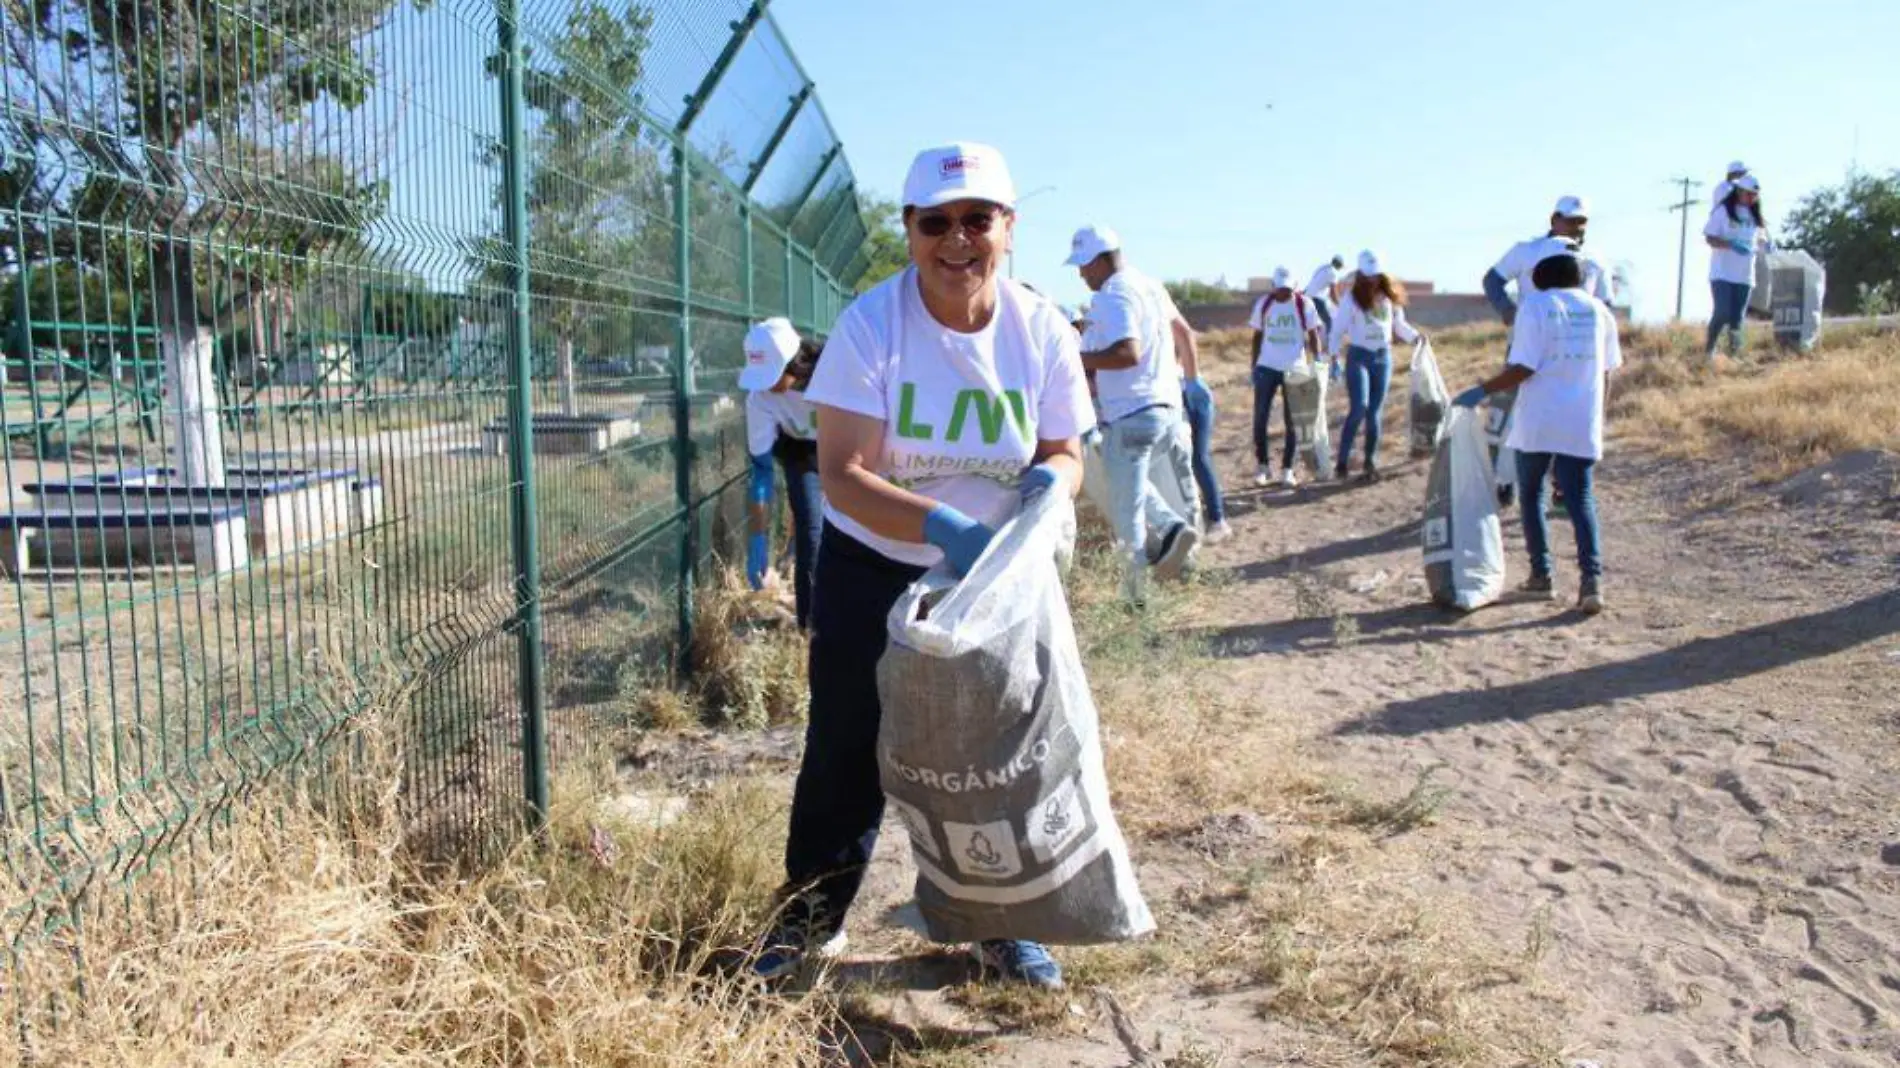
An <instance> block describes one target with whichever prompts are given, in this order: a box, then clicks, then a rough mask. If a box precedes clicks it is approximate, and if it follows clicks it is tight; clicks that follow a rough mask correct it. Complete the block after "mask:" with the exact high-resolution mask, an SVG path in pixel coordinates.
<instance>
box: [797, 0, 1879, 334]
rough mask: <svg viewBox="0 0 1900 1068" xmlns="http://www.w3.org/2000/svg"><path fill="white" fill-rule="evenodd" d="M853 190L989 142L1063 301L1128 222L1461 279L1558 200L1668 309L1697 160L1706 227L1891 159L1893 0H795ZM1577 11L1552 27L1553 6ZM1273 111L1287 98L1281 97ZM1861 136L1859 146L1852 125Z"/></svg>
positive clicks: (1025, 273) (1163, 239) (1702, 295)
mask: <svg viewBox="0 0 1900 1068" xmlns="http://www.w3.org/2000/svg"><path fill="white" fill-rule="evenodd" d="M773 11H774V12H775V14H776V16H777V18H778V20H779V23H780V24H781V25H782V26H783V27H784V29H785V32H786V35H787V37H788V38H790V40H791V42H792V46H793V47H794V48H795V49H797V50H798V53H799V56H800V58H801V59H802V60H803V62H804V65H805V67H806V69H807V70H808V71H809V73H810V74H811V76H812V78H813V79H814V80H815V81H816V82H817V83H818V90H819V93H820V94H821V95H822V97H823V98H824V101H825V106H826V109H827V110H828V111H829V113H830V115H831V118H832V122H833V124H834V125H835V126H836V127H837V129H838V133H839V136H840V138H841V139H842V140H843V141H844V144H845V149H846V152H847V153H848V154H849V156H850V158H851V162H852V165H853V167H854V169H855V170H856V172H857V174H858V178H859V181H860V183H861V184H862V185H863V186H865V187H867V188H869V189H872V190H875V191H878V192H881V193H884V194H887V195H893V194H895V193H896V192H897V191H898V188H899V186H900V185H901V184H902V179H903V173H904V169H905V166H906V165H907V164H908V162H909V160H910V157H911V155H912V154H913V153H914V152H915V151H916V150H917V149H918V148H920V147H923V146H925V145H929V144H937V143H941V142H944V141H949V140H957V139H969V140H978V141H987V142H990V143H992V144H995V145H997V146H998V147H1000V148H1001V149H1002V150H1003V151H1004V153H1005V154H1006V155H1007V156H1008V158H1009V162H1010V166H1011V169H1012V171H1013V172H1014V175H1015V179H1016V182H1017V186H1018V188H1019V189H1020V190H1022V191H1024V192H1027V191H1029V190H1031V189H1035V188H1037V187H1040V186H1045V185H1052V186H1055V187H1056V189H1055V191H1054V192H1051V193H1046V194H1043V195H1041V196H1037V197H1035V198H1033V199H1032V200H1030V201H1029V202H1028V203H1027V204H1025V205H1024V206H1023V211H1022V218H1021V221H1020V226H1019V235H1018V244H1017V247H1018V256H1017V271H1018V274H1019V275H1020V276H1021V277H1022V278H1024V279H1025V280H1027V281H1030V282H1032V283H1034V284H1036V285H1038V286H1039V287H1041V288H1043V289H1044V290H1045V291H1048V292H1052V293H1053V294H1054V295H1055V296H1056V297H1057V298H1058V299H1060V300H1063V301H1065V302H1071V303H1073V302H1076V301H1079V300H1081V299H1082V298H1083V297H1084V295H1085V291H1084V289H1083V287H1082V285H1081V282H1080V281H1079V280H1078V279H1077V278H1076V276H1075V273H1074V272H1073V271H1072V270H1068V269H1065V268H1062V267H1061V266H1060V264H1061V261H1062V258H1063V256H1064V255H1066V253H1067V250H1068V239H1069V235H1070V233H1071V232H1072V230H1073V229H1074V227H1076V226H1077V225H1079V224H1082V223H1085V222H1098V223H1102V224H1106V225H1109V226H1113V227H1115V228H1116V229H1118V230H1120V231H1121V234H1122V237H1123V241H1124V243H1125V244H1126V246H1127V248H1128V251H1129V255H1130V257H1131V259H1132V261H1133V262H1134V263H1135V264H1136V265H1137V266H1139V267H1141V268H1142V269H1143V270H1145V271H1147V272H1148V273H1150V274H1154V275H1158V276H1161V277H1165V278H1182V277H1199V278H1207V279H1213V278H1215V277H1217V276H1221V275H1225V276H1226V277H1227V278H1228V279H1229V280H1231V281H1239V280H1241V279H1244V278H1245V277H1246V276H1248V275H1250V274H1255V275H1258V274H1265V273H1267V272H1268V271H1269V270H1271V269H1272V267H1273V266H1274V265H1275V264H1277V263H1286V264H1287V265H1288V266H1289V267H1292V268H1294V270H1295V273H1296V274H1297V275H1300V276H1301V277H1302V278H1303V277H1304V275H1305V274H1306V273H1307V272H1310V271H1311V270H1312V268H1313V267H1315V266H1317V265H1318V264H1319V263H1320V262H1321V260H1323V259H1324V258H1325V257H1327V256H1329V255H1330V254H1332V253H1333V252H1335V251H1338V252H1342V253H1345V254H1346V255H1347V257H1348V259H1349V260H1350V257H1351V256H1352V255H1353V254H1354V253H1355V252H1356V251H1357V250H1358V249H1359V248H1361V247H1364V246H1366V245H1372V246H1374V247H1377V248H1379V249H1380V250H1381V251H1382V252H1383V253H1384V255H1385V257H1386V262H1387V263H1388V265H1389V266H1390V268H1391V269H1392V270H1393V271H1394V272H1395V273H1398V274H1400V275H1402V276H1403V277H1406V278H1416V279H1429V280H1432V281H1434V282H1436V283H1438V285H1439V287H1440V288H1441V289H1449V290H1458V291H1473V290H1475V289H1476V288H1477V286H1478V281H1479V279H1480V278H1481V277H1482V276H1483V274H1484V271H1485V269H1486V268H1487V267H1489V266H1490V265H1491V263H1493V262H1494V261H1495V260H1496V259H1497V257H1498V255H1499V254H1500V253H1502V251H1503V250H1504V248H1505V247H1506V246H1507V245H1509V244H1510V243H1511V242H1512V241H1514V240H1517V239H1519V238H1522V237H1527V236H1530V235H1531V234H1532V233H1534V232H1541V230H1542V228H1543V226H1544V225H1545V219H1546V218H1547V217H1548V215H1549V213H1550V208H1551V205H1552V203H1553V202H1554V201H1555V200H1556V198H1557V197H1558V196H1559V195H1560V194H1564V193H1571V192H1575V193H1580V194H1582V195H1584V196H1586V197H1588V198H1589V199H1590V200H1591V201H1592V204H1593V211H1594V218H1593V219H1592V223H1591V234H1590V246H1591V248H1592V249H1593V250H1594V251H1596V252H1597V253H1599V254H1600V255H1602V256H1603V257H1604V258H1605V259H1606V260H1609V261H1617V260H1627V261H1629V263H1630V264H1631V267H1632V273H1633V277H1634V282H1635V285H1636V303H1637V314H1638V316H1639V317H1641V318H1657V317H1667V316H1668V315H1669V314H1670V313H1671V312H1673V310H1674V304H1675V285H1676V248H1677V237H1678V229H1677V228H1678V222H1677V218H1678V217H1677V216H1676V215H1674V214H1670V213H1668V212H1667V211H1666V210H1664V208H1665V205H1667V204H1669V203H1670V202H1671V201H1672V200H1673V199H1675V198H1676V196H1677V193H1676V190H1675V189H1674V188H1672V187H1671V186H1670V185H1669V184H1668V183H1667V179H1669V178H1671V177H1673V176H1676V175H1688V176H1693V177H1695V178H1696V179H1698V181H1697V184H1696V186H1695V188H1694V193H1695V195H1696V196H1697V197H1698V198H1699V200H1700V203H1699V204H1698V206H1697V207H1696V208H1695V209H1694V210H1693V212H1692V215H1691V220H1690V241H1691V244H1690V248H1689V262H1688V301H1687V306H1688V307H1687V314H1688V315H1689V316H1690V317H1696V316H1706V314H1707V309H1708V305H1709V297H1708V283H1707V278H1708V273H1707V272H1708V256H1707V250H1706V247H1703V246H1699V245H1698V244H1697V243H1696V231H1698V230H1699V229H1700V227H1701V225H1702V223H1703V222H1704V221H1705V220H1706V217H1707V211H1708V205H1707V197H1708V193H1709V187H1710V186H1711V185H1712V184H1713V183H1714V182H1715V181H1717V180H1718V179H1719V178H1720V177H1721V170H1722V168H1723V166H1724V165H1725V164H1726V163H1727V162H1728V161H1729V160H1730V159H1732V158H1735V157H1738V156H1739V157H1741V158H1743V159H1745V160H1746V161H1747V162H1748V163H1749V165H1750V166H1751V167H1752V168H1753V169H1754V171H1755V172H1756V174H1757V175H1758V176H1759V177H1760V178H1761V180H1762V183H1763V196H1764V199H1765V203H1766V206H1767V208H1768V211H1769V216H1770V218H1769V221H1770V224H1771V226H1778V223H1779V219H1780V218H1781V215H1782V214H1783V213H1784V212H1785V210H1786V209H1787V207H1788V206H1789V205H1791V204H1792V203H1793V202H1794V201H1795V200H1796V199H1797V198H1798V197H1799V196H1800V195H1802V194H1804V193H1806V192H1808V191H1809V190H1811V189H1813V188H1815V187H1817V186H1820V185H1825V184H1831V183H1835V182H1838V181H1840V180H1841V178H1842V177H1843V176H1844V175H1845V173H1846V171H1847V169H1848V166H1849V164H1850V162H1851V161H1853V160H1854V159H1855V158H1856V157H1857V158H1858V161H1859V164H1860V166H1861V167H1862V168H1863V169H1867V170H1887V169H1892V168H1895V167H1900V121H1896V120H1895V118H1894V115H1893V107H1894V102H1895V101H1900V62H1895V59H1894V51H1893V50H1894V42H1896V41H1900V2H1897V0H1806V2H1803V3H1798V4H1797V3H1789V2H1787V0H1778V2H1777V0H1729V2H1726V3H1720V4H1717V3H1702V2H1682V0H1599V2H1597V3H1591V4H1582V5H1548V4H1537V3H1517V4H1508V3H1503V4H1501V3H1482V4H1480V3H1476V2H1471V0H1457V2H1444V3H1440V2H1430V3H1427V2H1423V0H1413V2H1409V3H1397V2H1389V0H1361V2H1356V3H1354V2H1347V3H1335V4H1301V5H1294V4H1287V3H1252V4H1248V3H1232V2H1224V3H1218V2H1213V0H1171V2H1167V3H1152V2H1134V0H1102V2H1095V3H1088V2H1082V0H964V2H962V3H959V4H956V5H954V6H949V7H945V6H942V5H932V4H921V3H915V2H909V0H899V2H892V0H779V2H777V3H775V4H773ZM1560 26H1561V27H1562V29H1559V27H1560ZM1269 105H1271V107H1270V108H1269ZM1857 142H1858V146H1857Z"/></svg>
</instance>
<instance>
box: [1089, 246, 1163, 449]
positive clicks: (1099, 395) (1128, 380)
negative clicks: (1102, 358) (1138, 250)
mask: <svg viewBox="0 0 1900 1068" xmlns="http://www.w3.org/2000/svg"><path fill="white" fill-rule="evenodd" d="M1179 314H1180V313H1179V312H1178V311H1176V310H1175V307H1174V300H1173V299H1172V298H1170V297H1169V296H1168V291H1167V289H1166V288H1165V287H1163V286H1162V285H1161V283H1159V282H1157V281H1155V280H1154V279H1152V278H1149V277H1148V276H1146V275H1144V274H1142V273H1140V272H1139V271H1136V270H1135V269H1134V268H1133V267H1123V268H1122V269H1121V270H1119V271H1116V272H1115V274H1114V275H1113V276H1112V277H1110V278H1109V280H1108V281H1106V282H1104V283H1102V288H1101V289H1100V290H1099V291H1098V292H1097V293H1096V294H1095V300H1094V301H1093V302H1092V303H1091V304H1090V305H1089V318H1088V329H1087V330H1086V331H1085V332H1084V333H1083V335H1082V351H1084V352H1101V351H1102V350H1104V349H1106V348H1108V347H1109V346H1110V345H1113V344H1114V343H1116V342H1117V341H1120V340H1122V339H1123V338H1129V339H1132V340H1133V341H1134V343H1135V352H1136V353H1137V354H1138V356H1139V358H1140V361H1141V362H1139V363H1137V364H1136V365H1135V366H1133V367H1130V368H1127V369H1126V370H1121V371H1097V372H1095V396H1096V400H1097V401H1098V402H1099V403H1100V404H1101V406H1102V420H1103V422H1108V423H1112V422H1114V421H1115V420H1117V419H1120V418H1122V417H1123V416H1125V415H1129V414H1131V413H1133V412H1136V411H1139V410H1141V409H1143V408H1149V407H1153V406H1155V405H1157V404H1167V405H1174V406H1179V405H1180V403H1181V365H1180V364H1178V363H1176V362H1175V358H1174V325H1173V324H1174V319H1175V316H1177V315H1179Z"/></svg>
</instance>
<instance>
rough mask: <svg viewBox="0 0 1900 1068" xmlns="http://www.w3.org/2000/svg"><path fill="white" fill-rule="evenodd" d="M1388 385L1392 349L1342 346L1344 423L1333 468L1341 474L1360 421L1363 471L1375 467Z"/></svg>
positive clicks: (1389, 384)
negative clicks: (1363, 436) (1363, 438)
mask: <svg viewBox="0 0 1900 1068" xmlns="http://www.w3.org/2000/svg"><path fill="white" fill-rule="evenodd" d="M1391 388H1392V350H1390V349H1379V350H1378V351H1376V352H1375V351H1373V350H1372V349H1362V348H1360V347H1359V346H1357V345H1349V346H1347V347H1346V399H1347V401H1348V403H1349V404H1350V407H1349V408H1348V409H1347V411H1346V425H1345V426H1344V427H1342V428H1341V429H1340V432H1339V460H1338V462H1337V463H1336V465H1335V470H1337V471H1339V472H1340V473H1344V472H1345V470H1346V461H1347V460H1350V459H1351V458H1352V439H1353V438H1354V437H1356V436H1357V435H1358V433H1359V423H1360V421H1361V420H1364V421H1365V424H1366V470H1368V471H1370V470H1373V469H1374V468H1376V467H1378V466H1379V437H1380V435H1381V434H1383V433H1384V432H1385V395H1386V391H1387V390H1390V389H1391Z"/></svg>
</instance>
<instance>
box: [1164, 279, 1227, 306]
mask: <svg viewBox="0 0 1900 1068" xmlns="http://www.w3.org/2000/svg"><path fill="white" fill-rule="evenodd" d="M1163 285H1165V286H1166V287H1167V290H1168V296H1170V297H1173V298H1174V302H1175V303H1176V304H1184V305H1185V304H1232V303H1234V302H1235V301H1237V300H1240V299H1242V297H1243V296H1244V294H1241V293H1237V292H1235V291H1234V290H1231V289H1228V288H1227V287H1225V286H1219V285H1215V284H1213V283H1212V282H1203V281H1200V280H1199V279H1196V278H1185V279H1181V280H1179V281H1174V282H1164V283H1163Z"/></svg>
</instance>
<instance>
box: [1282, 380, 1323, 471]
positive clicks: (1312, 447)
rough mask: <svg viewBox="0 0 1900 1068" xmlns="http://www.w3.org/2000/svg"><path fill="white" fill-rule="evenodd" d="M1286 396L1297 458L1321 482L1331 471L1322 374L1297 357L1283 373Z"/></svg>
mask: <svg viewBox="0 0 1900 1068" xmlns="http://www.w3.org/2000/svg"><path fill="white" fill-rule="evenodd" d="M1286 395H1287V406H1288V407H1289V408H1290V409H1291V410H1292V412H1293V427H1294V436H1295V437H1296V438H1297V439H1298V442H1297V445H1296V447H1297V448H1298V450H1299V454H1300V455H1301V456H1302V457H1304V458H1305V459H1306V464H1307V468H1308V469H1309V471H1310V472H1311V473H1312V475H1313V477H1314V478H1325V477H1327V476H1328V475H1330V474H1332V471H1333V441H1332V435H1331V434H1330V433H1329V432H1328V431H1327V429H1326V372H1325V371H1324V370H1322V369H1321V367H1320V366H1319V365H1318V364H1316V363H1314V362H1313V361H1312V360H1311V359H1308V358H1307V357H1304V356H1302V357H1300V360H1299V362H1298V363H1295V364H1294V365H1293V366H1292V367H1290V368H1288V369H1287V372H1286Z"/></svg>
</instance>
